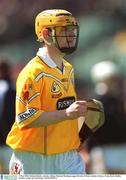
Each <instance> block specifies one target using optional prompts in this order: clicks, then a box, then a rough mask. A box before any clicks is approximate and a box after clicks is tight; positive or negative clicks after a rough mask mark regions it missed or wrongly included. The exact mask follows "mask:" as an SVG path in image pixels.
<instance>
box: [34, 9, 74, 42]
mask: <svg viewBox="0 0 126 180" xmlns="http://www.w3.org/2000/svg"><path fill="white" fill-rule="evenodd" d="M69 25H77V22H76V20H75V18H74V17H73V16H72V14H71V13H70V12H68V11H66V10H62V9H51V10H45V11H42V12H41V13H39V14H38V15H37V17H36V19H35V32H36V35H37V37H38V40H39V39H40V36H41V31H42V29H43V28H53V27H58V26H69Z"/></svg>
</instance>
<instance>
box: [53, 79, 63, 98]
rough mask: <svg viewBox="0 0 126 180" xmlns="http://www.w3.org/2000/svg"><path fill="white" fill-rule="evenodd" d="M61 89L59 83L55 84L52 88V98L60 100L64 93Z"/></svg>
mask: <svg viewBox="0 0 126 180" xmlns="http://www.w3.org/2000/svg"><path fill="white" fill-rule="evenodd" d="M60 90H61V88H60V86H59V84H58V83H57V82H55V81H54V82H53V84H52V87H51V92H52V93H53V94H52V98H58V97H60V96H61V95H62V92H60Z"/></svg>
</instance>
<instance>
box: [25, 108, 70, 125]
mask: <svg viewBox="0 0 126 180" xmlns="http://www.w3.org/2000/svg"><path fill="white" fill-rule="evenodd" d="M67 119H68V116H67V114H66V110H60V111H54V112H44V113H42V115H41V116H40V117H39V119H37V120H35V121H34V122H32V123H31V124H29V125H28V127H29V128H33V127H42V126H48V125H51V124H55V123H58V122H61V121H64V120H67Z"/></svg>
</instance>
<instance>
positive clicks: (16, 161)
mask: <svg viewBox="0 0 126 180" xmlns="http://www.w3.org/2000/svg"><path fill="white" fill-rule="evenodd" d="M9 172H10V174H85V163H84V161H83V160H82V158H81V157H80V155H79V154H78V153H77V151H75V150H73V151H70V152H66V153H61V154H55V155H47V156H46V155H41V154H38V153H32V152H14V153H13V154H12V157H11V160H10V165H9Z"/></svg>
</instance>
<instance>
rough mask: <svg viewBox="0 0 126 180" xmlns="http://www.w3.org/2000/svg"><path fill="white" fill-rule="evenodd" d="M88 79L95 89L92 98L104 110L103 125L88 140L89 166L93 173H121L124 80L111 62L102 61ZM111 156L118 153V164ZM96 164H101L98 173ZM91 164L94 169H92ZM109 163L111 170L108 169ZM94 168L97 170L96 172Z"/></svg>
mask: <svg viewBox="0 0 126 180" xmlns="http://www.w3.org/2000/svg"><path fill="white" fill-rule="evenodd" d="M91 77H92V80H93V82H94V86H95V87H94V90H95V95H93V97H95V98H96V99H99V100H100V101H101V102H102V103H103V105H104V110H105V124H104V125H103V127H101V128H100V129H99V130H97V131H96V132H95V133H94V134H93V135H92V136H91V137H90V138H89V139H88V141H87V144H88V149H89V151H90V152H91V160H92V162H91V163H93V164H92V172H93V173H105V172H109V173H110V172H112V173H113V172H114V173H120V172H123V170H124V169H126V158H125V154H124V158H123V161H125V163H124V164H123V165H124V166H123V165H122V167H121V166H120V164H122V159H121V158H120V157H122V156H121V155H122V150H123V149H122V148H123V147H124V146H122V144H124V145H125V144H126V113H125V108H124V105H125V102H124V96H123V95H124V93H123V77H122V76H121V71H120V69H119V66H118V65H117V64H116V63H114V62H112V61H102V62H100V63H97V64H95V65H94V66H93V68H92V70H91ZM117 149H118V150H117ZM120 152H121V154H120ZM114 153H117V154H116V155H115V157H116V158H117V157H118V161H117V162H115V161H113V160H112V157H113V156H112V155H114ZM123 153H124V152H123ZM116 158H114V159H116ZM99 159H100V160H101V161H100V160H99ZM108 161H109V162H108ZM98 163H100V165H99V167H101V164H102V167H103V168H102V169H101V171H100V169H99V168H97V165H98ZM115 163H117V164H118V165H117V166H116V169H114V166H115ZM94 164H95V166H93V165H94ZM96 164H97V165H96ZM110 164H111V167H109V165H110ZM106 166H108V167H106ZM94 167H95V168H94ZM97 169H99V170H98V171H97ZM125 172H126V171H125Z"/></svg>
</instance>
